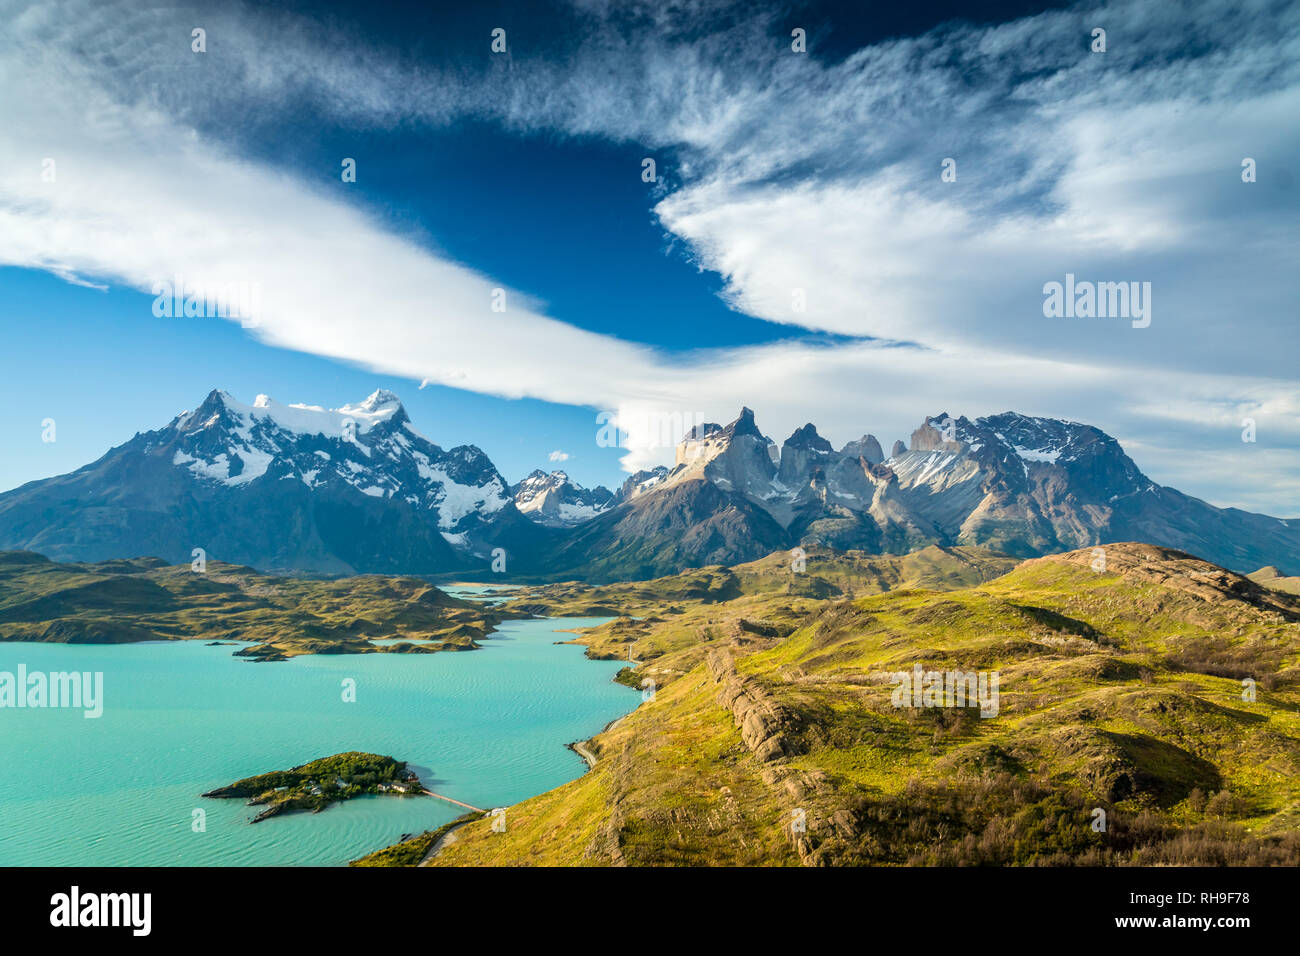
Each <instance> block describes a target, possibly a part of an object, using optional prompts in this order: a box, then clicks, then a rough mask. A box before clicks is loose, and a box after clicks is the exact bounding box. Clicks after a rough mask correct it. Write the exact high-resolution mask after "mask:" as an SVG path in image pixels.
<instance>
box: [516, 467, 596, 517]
mask: <svg viewBox="0 0 1300 956" xmlns="http://www.w3.org/2000/svg"><path fill="white" fill-rule="evenodd" d="M510 493H511V495H513V497H514V502H515V507H516V508H518V509H519V510H520V511H521V512H523V513H524V514H525V515H527V516H528V517H530V518H532V519H533V520H534V521H537V522H539V523H541V524H544V525H549V526H552V527H558V528H569V527H573V526H574V525H578V524H582V523H583V522H584V521H590V520H591V519H592V518H594V517H596V516H597V515H599V514H601V513H603V512H605V511H607V510H609V508H610V507H611V506H612V504H613V502H614V493H613V492H611V491H610V490H609V489H608V488H605V487H602V486H599V485H598V486H596V487H595V488H584V487H582V485H580V484H578V483H577V482H576V481H574V480H573V479H572V478H570V477H569V476H568V474H566V473H565V472H563V471H553V472H551V473H550V474H549V475H548V474H547V473H546V472H544V471H541V470H540V469H538V470H536V471H534V472H532V473H531V474H529V476H528V477H527V478H525V479H524V480H523V481H521V482H519V484H517V485H514V486H513V487H512V488H511V489H510Z"/></svg>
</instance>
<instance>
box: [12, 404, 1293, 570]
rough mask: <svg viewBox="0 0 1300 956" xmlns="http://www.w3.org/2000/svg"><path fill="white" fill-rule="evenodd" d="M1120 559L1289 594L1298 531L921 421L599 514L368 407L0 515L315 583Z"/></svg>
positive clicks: (673, 487)
mask: <svg viewBox="0 0 1300 956" xmlns="http://www.w3.org/2000/svg"><path fill="white" fill-rule="evenodd" d="M1119 540H1135V541H1146V542H1149V543H1151V544H1154V545H1160V546H1166V547H1173V548H1178V549H1180V550H1184V551H1187V552H1189V553H1192V554H1195V555H1197V556H1198V557H1202V558H1204V559H1206V560H1208V561H1212V562H1213V563H1215V564H1219V565H1222V566H1224V567H1228V568H1231V569H1233V570H1236V571H1241V572H1243V573H1248V572H1250V571H1253V570H1254V569H1257V568H1260V567H1263V566H1266V565H1273V566H1277V567H1278V568H1281V569H1282V572H1280V573H1282V575H1283V576H1285V575H1286V574H1295V573H1297V572H1300V523H1296V526H1294V527H1293V526H1292V524H1289V523H1288V522H1287V521H1285V520H1282V519H1278V518H1272V517H1269V516H1267V515H1258V514H1252V513H1249V512H1245V511H1240V510H1237V509H1232V508H1216V507H1214V506H1213V505H1210V504H1207V503H1206V502H1203V501H1200V500H1199V499H1196V498H1192V497H1190V496H1187V495H1184V494H1182V493H1181V492H1179V491H1177V490H1176V489H1173V488H1167V487H1163V486H1160V485H1157V484H1156V483H1155V482H1154V481H1152V480H1151V479H1150V478H1148V477H1147V476H1146V475H1145V474H1143V473H1142V471H1141V470H1140V469H1139V468H1138V466H1137V464H1136V463H1135V462H1134V461H1133V460H1132V459H1131V458H1129V457H1128V455H1127V454H1125V452H1124V451H1123V449H1122V447H1121V446H1120V444H1119V442H1118V441H1116V440H1115V439H1114V438H1113V437H1111V436H1109V435H1107V434H1106V433H1105V432H1103V431H1101V430H1100V429H1098V428H1095V427H1094V426H1090V425H1086V424H1082V423H1079V422H1071V421H1063V420H1058V419H1047V418H1035V417H1032V416H1027V415H1021V414H1018V413H1015V412H1004V413H1001V414H998V415H991V416H986V417H983V418H977V419H974V420H971V419H968V418H966V417H958V418H952V417H951V416H949V415H948V414H947V413H946V412H945V413H941V414H939V415H935V416H927V417H925V418H924V420H923V421H922V422H921V424H920V425H919V426H918V427H917V429H915V430H914V431H913V432H912V434H911V436H910V437H909V442H908V443H907V444H904V443H902V442H895V443H894V445H893V448H892V450H891V454H890V455H889V456H888V457H886V456H885V455H884V453H883V449H882V447H881V444H880V442H879V441H878V440H877V439H876V438H875V437H874V436H873V435H871V434H869V433H868V434H864V435H863V436H862V437H861V438H860V439H857V440H855V441H850V442H848V443H846V444H845V445H843V446H842V447H841V448H840V449H839V450H838V451H837V450H836V449H835V448H834V446H832V444H831V443H830V442H829V441H827V440H826V438H825V437H824V436H822V435H821V434H820V433H819V432H818V431H817V428H816V426H815V425H814V424H813V423H811V422H809V423H807V424H805V425H803V426H801V427H799V428H797V429H795V431H794V432H793V433H792V434H791V435H790V436H789V437H788V438H787V439H786V440H785V441H784V442H783V443H781V444H780V445H778V444H777V443H776V442H775V441H774V440H773V439H771V438H769V437H768V436H766V435H764V434H763V432H762V431H761V430H760V429H759V427H758V424H757V420H756V416H755V414H754V412H753V411H752V410H751V409H750V408H748V407H743V408H742V409H741V411H740V413H739V414H738V415H737V417H736V418H735V419H734V420H733V421H731V422H730V423H728V424H726V425H720V424H715V423H706V424H701V425H697V426H695V427H694V428H692V429H691V430H690V431H689V432H688V433H687V434H686V435H684V436H683V438H682V440H681V442H680V443H679V444H678V445H677V448H676V454H675V462H674V464H673V466H672V467H671V468H670V467H667V466H658V467H656V468H653V469H648V470H645V471H641V472H637V473H636V474H634V475H631V476H629V477H628V478H627V479H626V480H625V482H624V483H623V485H622V486H621V487H620V488H618V489H617V490H616V491H613V492H611V491H609V490H608V489H606V488H603V487H597V488H593V489H587V488H583V487H582V486H581V485H579V484H577V483H576V482H574V481H572V480H571V479H570V478H569V476H568V474H567V473H566V472H564V471H552V472H549V473H547V472H544V471H542V470H540V469H538V470H535V471H534V472H532V473H531V474H530V475H528V476H526V477H525V478H524V479H522V480H521V481H519V482H517V483H515V484H510V483H509V482H508V481H507V480H506V479H505V477H504V476H503V475H502V474H501V473H500V472H499V471H498V470H497V468H496V466H495V465H494V464H493V463H492V461H491V459H490V458H489V457H488V455H487V454H486V453H485V452H483V451H482V449H480V448H478V447H477V446H475V445H459V446H456V447H453V448H450V449H444V448H442V447H441V446H439V445H437V444H436V443H434V442H432V441H430V440H429V439H427V438H426V437H425V436H424V435H422V434H421V433H420V432H419V431H417V430H416V429H415V427H414V425H413V423H412V422H411V419H410V417H409V415H408V414H407V412H406V409H405V408H404V406H403V405H402V403H401V400H400V399H399V398H398V397H397V395H395V394H394V393H392V392H390V391H387V390H383V389H380V390H376V391H375V392H373V393H372V394H371V395H369V396H368V397H367V398H365V399H364V400H362V401H360V402H357V403H353V404H349V405H344V406H343V407H342V408H339V409H325V408H321V407H320V406H312V405H282V404H280V403H278V402H275V401H273V400H272V399H270V398H268V397H267V396H265V395H259V396H258V397H257V398H256V399H255V401H254V402H253V403H252V404H251V405H248V404H244V403H242V402H239V401H238V400H236V399H235V398H234V397H233V396H231V395H230V394H229V393H228V392H225V391H221V390H213V391H211V392H210V393H209V394H208V396H207V398H206V399H205V400H204V401H203V402H202V403H201V404H200V405H199V406H198V407H197V408H196V409H195V410H194V411H192V412H184V413H182V414H181V415H177V416H176V417H174V418H173V419H172V420H171V421H170V422H168V423H167V424H166V425H164V426H163V427H162V428H159V429H155V430H153V431H149V432H142V433H137V434H136V435H135V436H134V437H133V438H132V439H130V440H129V441H127V442H125V443H123V444H121V445H118V446H116V447H114V448H112V449H110V450H109V451H108V452H107V453H105V455H103V456H101V457H100V458H99V459H97V460H96V461H94V462H91V463H90V464H88V465H85V466H83V467H82V468H80V469H77V470H76V471H73V472H70V473H68V474H65V475H60V476H57V477H54V478H49V479H44V480H41V481H36V482H29V483H27V484H26V485H23V486H21V487H20V488H17V489H14V490H12V491H9V492H5V493H3V494H0V548H10V549H28V550H34V551H38V552H41V553H43V554H46V555H47V556H49V557H52V558H55V559H59V560H78V561H86V560H104V559H109V558H122V557H137V556H144V555H157V556H160V557H163V558H166V559H167V560H168V561H171V562H181V561H188V560H190V557H191V555H192V554H193V553H195V549H202V550H203V551H204V552H206V553H210V554H211V555H212V556H213V557H214V558H219V559H221V560H228V561H231V562H233V563H237V564H246V565H249V566H252V567H257V568H260V569H263V570H270V571H288V572H297V573H308V574H323V575H340V574H351V573H357V572H376V573H414V574H445V573H458V572H466V573H488V571H489V568H491V570H492V571H497V572H504V573H505V574H507V575H515V574H524V575H529V574H531V575H539V574H544V575H549V576H552V577H554V576H557V575H558V576H569V577H574V578H580V579H590V580H593V581H600V580H606V581H607V580H616V579H627V580H631V579H638V578H645V577H656V576H661V575H664V574H670V573H674V572H677V571H681V570H684V569H686V568H691V567H700V566H703V565H708V564H734V563H738V562H743V561H749V560H755V559H757V558H760V557H762V556H764V555H766V554H769V553H771V552H772V551H777V550H783V549H786V550H788V549H794V548H809V547H829V548H835V549H840V550H861V551H865V552H868V553H876V554H904V553H908V552H910V551H914V550H916V549H918V548H922V547H925V546H927V545H938V546H941V547H949V546H976V547H985V548H990V549H993V550H996V551H999V552H1003V553H1006V554H1009V555H1012V556H1014V557H1018V558H1030V557H1037V556H1041V555H1044V554H1049V553H1056V552H1061V551H1069V550H1073V549H1076V548H1081V547H1089V546H1096V545H1101V544H1103V543H1105V542H1107V541H1119Z"/></svg>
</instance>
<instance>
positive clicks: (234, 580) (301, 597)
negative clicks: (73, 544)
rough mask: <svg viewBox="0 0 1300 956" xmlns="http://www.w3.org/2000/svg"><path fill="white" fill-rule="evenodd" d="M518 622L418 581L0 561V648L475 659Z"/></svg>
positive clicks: (25, 555)
mask: <svg viewBox="0 0 1300 956" xmlns="http://www.w3.org/2000/svg"><path fill="white" fill-rule="evenodd" d="M509 616H512V615H511V613H510V612H503V611H500V610H492V609H488V608H484V607H483V606H482V605H479V604H475V603H474V602H471V601H461V600H457V599H455V598H452V597H450V596H448V595H447V594H445V593H444V592H442V591H440V590H439V589H438V588H436V587H433V586H432V585H430V584H429V583H428V582H426V581H422V580H420V579H418V578H409V577H384V576H379V575H365V576H361V577H353V578H343V579H340V580H334V581H320V580H307V579H301V578H285V577H274V576H271V575H265V574H260V573H258V572H256V571H254V570H252V569H250V568H245V567H238V566H235V565H229V564H222V563H219V562H209V563H208V564H207V568H206V571H204V572H202V573H200V572H195V571H192V570H191V569H190V566H189V565H180V566H169V565H167V564H165V563H164V562H162V561H161V560H159V559H156V558H139V559H135V560H129V561H104V562H100V563H97V564H63V563H58V562H54V561H50V560H48V559H47V558H44V557H42V556H41V555H39V554H35V553H33V552H30V551H9V552H0V641H47V642H53V643H67V644H125V643H131V642H134V641H147V640H154V641H156V640H199V639H201V640H207V641H242V642H253V644H254V646H252V647H246V648H243V649H241V650H239V651H237V652H236V653H237V654H238V655H239V656H243V657H251V658H253V659H255V660H283V659H285V658H287V657H292V656H295V655H297V654H361V653H374V652H379V651H384V652H396V653H431V652H434V651H441V650H472V649H473V648H475V647H477V646H478V645H477V643H476V641H477V640H478V639H479V638H482V637H484V636H485V635H486V634H487V633H488V632H489V631H491V630H492V629H493V628H494V627H495V626H496V625H497V624H498V623H499V622H500V621H501V620H502V619H503V618H505V617H509ZM372 638H374V639H397V640H398V641H399V642H398V643H391V644H383V645H378V644H372V643H371V639H372ZM415 642H419V643H415Z"/></svg>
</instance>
